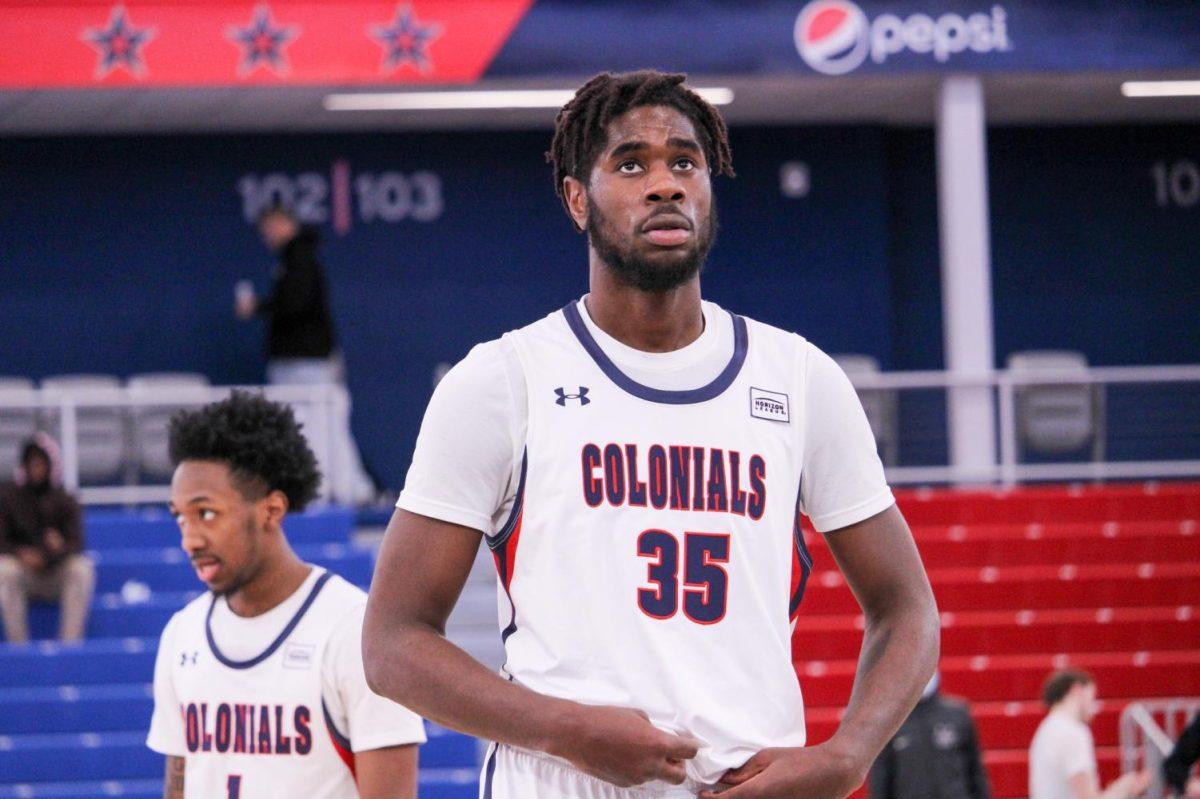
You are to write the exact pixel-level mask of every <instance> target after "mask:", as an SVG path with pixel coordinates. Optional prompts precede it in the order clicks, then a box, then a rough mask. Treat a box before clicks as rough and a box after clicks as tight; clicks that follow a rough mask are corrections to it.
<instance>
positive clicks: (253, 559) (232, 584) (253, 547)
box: [213, 515, 262, 597]
mask: <svg viewBox="0 0 1200 799" xmlns="http://www.w3.org/2000/svg"><path fill="white" fill-rule="evenodd" d="M245 533H246V560H247V563H246V565H244V566H242V569H241V571H239V572H237V573H236V574H233V575H232V576H231V577H230V580H229V583H228V584H227V585H224V586H222V587H221V588H219V589H214V590H213V593H214V594H216V595H217V596H223V597H229V596H232V595H233V594H236V593H237V592H238V591H240V590H242V588H244V587H245V586H246V584H247V583H249V582H250V581H251V580H253V579H254V578H255V577H257V576H258V573H259V571H261V568H262V564H261V563H260V562H259V553H258V542H259V539H258V536H259V535H261V534H262V533H261V531H260V530H259V529H258V525H257V523H256V522H255V520H254V517H253V515H252V516H251V517H250V518H248V519H247V520H246V528H245Z"/></svg>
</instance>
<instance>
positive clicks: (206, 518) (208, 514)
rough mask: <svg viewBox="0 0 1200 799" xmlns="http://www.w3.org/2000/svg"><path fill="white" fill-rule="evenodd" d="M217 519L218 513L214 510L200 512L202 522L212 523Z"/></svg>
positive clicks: (207, 509) (205, 509)
mask: <svg viewBox="0 0 1200 799" xmlns="http://www.w3.org/2000/svg"><path fill="white" fill-rule="evenodd" d="M215 518H217V512H216V511H215V510H213V509H212V508H204V509H203V510H201V511H200V521H203V522H211V521H212V520H213V519H215Z"/></svg>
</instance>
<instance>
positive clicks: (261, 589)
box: [225, 544, 312, 617]
mask: <svg viewBox="0 0 1200 799" xmlns="http://www.w3.org/2000/svg"><path fill="white" fill-rule="evenodd" d="M311 572H312V566H309V565H308V564H307V563H305V562H304V561H302V560H300V558H298V557H297V556H296V553H295V552H293V551H292V549H291V547H289V546H287V545H286V544H284V546H283V549H282V551H281V552H279V553H277V554H275V555H274V557H270V558H268V559H267V560H265V561H264V563H263V564H262V568H260V569H259V570H258V573H257V574H255V575H254V577H252V578H251V579H250V580H249V581H247V582H246V583H245V584H244V585H242V586H241V587H240V588H238V589H237V590H236V591H234V592H233V593H231V594H229V595H228V596H227V597H226V598H225V599H226V601H227V602H228V603H229V609H230V610H232V611H233V612H234V614H235V615H237V616H244V617H249V616H260V615H262V614H263V613H266V612H267V611H268V610H271V609H272V608H274V607H276V606H277V605H279V603H281V602H283V601H284V600H285V599H287V598H288V597H290V596H291V595H292V594H294V593H296V591H297V590H299V588H300V586H302V585H304V581H305V580H306V579H308V575H309V574H310V573H311Z"/></svg>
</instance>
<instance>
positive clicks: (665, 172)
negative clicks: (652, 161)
mask: <svg viewBox="0 0 1200 799" xmlns="http://www.w3.org/2000/svg"><path fill="white" fill-rule="evenodd" d="M686 196H687V194H686V192H685V191H684V188H683V181H682V180H680V179H679V175H678V174H676V173H675V170H673V169H671V168H670V166H668V165H667V164H659V165H655V166H653V167H651V168H650V172H649V174H648V175H647V180H646V190H645V197H644V199H645V200H646V202H647V203H649V204H655V203H679V202H683V200H684V199H685V198H686Z"/></svg>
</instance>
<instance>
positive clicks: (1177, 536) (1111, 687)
mask: <svg viewBox="0 0 1200 799" xmlns="http://www.w3.org/2000/svg"><path fill="white" fill-rule="evenodd" d="M898 494H899V499H900V504H901V507H902V508H903V510H904V513H905V517H906V518H907V519H908V520H909V523H910V525H911V526H912V528H913V533H914V535H915V537H916V540H917V546H918V548H919V549H920V551H921V556H922V558H923V560H924V562H925V565H926V568H927V569H928V571H929V577H930V581H931V583H932V584H933V590H934V594H935V595H936V597H937V600H938V607H939V610H940V611H941V615H942V655H943V656H942V663H941V665H942V674H943V690H944V692H946V693H948V694H951V695H957V696H960V697H964V698H966V699H967V700H968V701H970V703H971V710H972V714H973V716H974V718H975V720H976V724H977V725H978V727H979V734H980V740H981V743H982V746H983V748H984V752H985V758H984V759H985V764H986V766H987V769H988V772H989V774H990V776H991V780H992V788H993V795H994V796H996V797H999V798H1004V797H1023V796H1025V795H1026V791H1027V788H1026V785H1027V778H1028V758H1027V749H1028V745H1029V741H1030V739H1031V738H1032V737H1033V733H1034V730H1035V729H1036V728H1037V725H1038V723H1039V722H1040V721H1041V719H1042V717H1043V715H1044V714H1045V709H1044V708H1043V707H1042V705H1041V703H1040V702H1039V701H1038V695H1039V691H1040V687H1041V683H1042V680H1043V679H1044V678H1045V676H1046V675H1047V674H1048V673H1049V672H1050V671H1051V670H1052V669H1054V668H1058V667H1062V666H1066V665H1071V666H1077V667H1080V668H1083V669H1086V670H1088V671H1090V672H1091V673H1092V674H1094V675H1095V677H1096V680H1097V684H1098V687H1099V690H1100V696H1101V699H1103V700H1104V709H1103V710H1102V712H1101V713H1100V715H1099V716H1098V717H1097V718H1096V720H1095V722H1094V723H1093V725H1092V729H1093V733H1094V735H1095V738H1096V747H1097V758H1098V760H1099V762H1100V773H1101V777H1102V779H1103V780H1104V781H1105V782H1107V781H1108V780H1111V779H1113V778H1114V777H1115V776H1116V775H1117V773H1118V769H1119V760H1120V758H1119V752H1118V750H1117V720H1118V717H1119V715H1120V710H1121V708H1122V707H1123V706H1124V705H1125V704H1126V703H1127V702H1128V701H1130V700H1133V699H1141V698H1148V697H1159V696H1182V695H1196V694H1200V625H1198V624H1197V623H1196V620H1197V614H1198V613H1200V607H1197V605H1198V604H1200V602H1198V596H1200V595H1198V594H1197V591H1196V585H1197V584H1200V582H1198V580H1197V578H1200V558H1198V557H1197V554H1198V552H1200V547H1198V544H1200V541H1198V538H1197V536H1198V535H1200V521H1198V520H1200V485H1196V484H1189V483H1162V484H1154V483H1147V484H1129V485H1115V486H1103V487H1100V486H1087V487H1081V486H1066V487H1064V486H1055V487H1034V488H1022V489H1018V490H1014V491H1007V492H1005V491H905V492H898ZM807 538H808V541H809V546H810V550H811V552H812V555H813V557H814V561H815V564H814V574H813V576H812V578H811V579H810V582H809V588H808V592H807V593H806V595H805V598H804V603H803V605H802V607H801V615H800V619H799V621H798V623H797V628H796V635H795V636H794V638H793V653H794V655H795V660H796V670H797V673H798V674H799V676H800V681H801V684H802V686H803V688H804V694H805V701H806V703H807V705H808V717H807V721H808V726H809V740H810V741H811V742H813V743H817V742H820V741H823V740H826V739H827V738H829V736H831V735H832V734H833V732H834V730H835V729H836V726H837V720H838V716H839V712H840V708H841V707H843V706H844V704H845V701H846V698H847V697H848V695H849V691H850V687H851V684H852V681H853V676H854V668H855V660H854V658H855V657H856V655H857V651H858V646H859V643H860V641H861V634H860V633H859V632H857V631H860V630H861V628H862V620H861V617H860V616H859V615H857V613H856V610H857V608H856V606H855V603H854V599H853V597H852V596H851V594H850V591H849V589H848V588H847V587H846V586H845V584H844V581H843V580H842V578H841V576H840V574H839V573H838V572H837V571H836V567H835V565H834V563H833V558H832V555H831V554H830V552H829V549H828V547H827V545H826V542H825V541H824V539H822V538H821V537H820V536H817V535H814V534H811V533H810V534H809V535H808V536H807ZM847 630H854V631H856V632H855V633H854V634H853V635H851V634H842V635H838V634H837V632H838V631H847ZM863 795H864V794H863V792H862V791H860V792H859V793H857V794H856V795H855V796H857V797H861V796H863Z"/></svg>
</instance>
